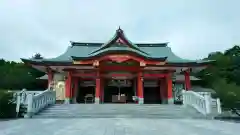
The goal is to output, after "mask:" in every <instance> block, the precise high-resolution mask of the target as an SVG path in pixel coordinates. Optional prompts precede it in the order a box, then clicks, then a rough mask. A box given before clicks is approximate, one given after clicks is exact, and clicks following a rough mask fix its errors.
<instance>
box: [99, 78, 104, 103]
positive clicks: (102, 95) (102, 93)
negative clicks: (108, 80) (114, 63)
mask: <svg viewBox="0 0 240 135" xmlns="http://www.w3.org/2000/svg"><path fill="white" fill-rule="evenodd" d="M100 83H101V90H100V91H101V95H100V97H101V102H102V103H103V102H104V80H103V78H101V81H100Z"/></svg>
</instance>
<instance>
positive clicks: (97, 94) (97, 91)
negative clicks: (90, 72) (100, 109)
mask: <svg viewBox="0 0 240 135" xmlns="http://www.w3.org/2000/svg"><path fill="white" fill-rule="evenodd" d="M100 92H101V80H100V76H99V73H97V78H96V87H95V104H99V102H100Z"/></svg>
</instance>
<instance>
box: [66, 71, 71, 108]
mask: <svg viewBox="0 0 240 135" xmlns="http://www.w3.org/2000/svg"><path fill="white" fill-rule="evenodd" d="M71 83H72V74H71V72H67V78H66V80H65V103H66V104H69V103H70V99H71Z"/></svg>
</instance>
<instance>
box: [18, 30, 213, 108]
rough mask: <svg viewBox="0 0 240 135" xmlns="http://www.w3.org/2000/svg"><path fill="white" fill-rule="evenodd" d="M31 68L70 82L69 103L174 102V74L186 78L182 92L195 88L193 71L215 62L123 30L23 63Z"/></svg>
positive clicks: (50, 79)
mask: <svg viewBox="0 0 240 135" xmlns="http://www.w3.org/2000/svg"><path fill="white" fill-rule="evenodd" d="M22 61H23V62H24V63H26V64H29V65H31V66H32V67H34V68H36V69H38V70H41V71H44V72H46V73H47V74H48V82H49V83H51V82H54V76H55V75H56V74H58V75H60V76H64V77H63V81H64V82H65V89H64V94H63V96H64V100H65V103H84V102H86V101H85V98H86V96H87V95H93V99H94V100H93V102H94V103H97V104H98V103H113V102H114V103H139V104H143V103H159V104H160V103H173V101H174V98H176V97H174V95H176V94H174V92H176V91H174V87H175V86H177V82H176V84H173V80H174V76H176V75H177V74H183V75H184V78H185V81H184V82H183V83H180V84H183V85H182V86H181V85H178V86H180V87H181V88H180V89H186V90H190V89H191V83H190V72H193V71H195V70H200V69H202V68H205V67H206V66H207V65H208V64H209V62H210V61H192V60H186V59H182V58H180V57H178V56H176V55H175V54H174V53H173V52H172V51H171V48H170V47H168V46H167V43H132V42H131V41H130V40H128V39H127V38H126V36H125V35H124V32H123V30H121V29H120V28H119V29H118V30H116V33H115V35H114V36H113V38H112V39H111V40H109V41H108V42H106V43H80V42H71V46H69V47H68V49H67V50H66V52H65V53H63V54H62V55H60V56H58V57H56V58H51V59H22Z"/></svg>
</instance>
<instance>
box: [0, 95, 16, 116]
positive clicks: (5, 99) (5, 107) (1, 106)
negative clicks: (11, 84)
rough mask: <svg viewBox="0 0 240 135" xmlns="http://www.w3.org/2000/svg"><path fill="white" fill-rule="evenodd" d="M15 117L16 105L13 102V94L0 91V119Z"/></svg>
mask: <svg viewBox="0 0 240 135" xmlns="http://www.w3.org/2000/svg"><path fill="white" fill-rule="evenodd" d="M14 117H16V104H15V103H14V102H13V93H12V92H7V91H0V118H14Z"/></svg>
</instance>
